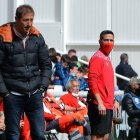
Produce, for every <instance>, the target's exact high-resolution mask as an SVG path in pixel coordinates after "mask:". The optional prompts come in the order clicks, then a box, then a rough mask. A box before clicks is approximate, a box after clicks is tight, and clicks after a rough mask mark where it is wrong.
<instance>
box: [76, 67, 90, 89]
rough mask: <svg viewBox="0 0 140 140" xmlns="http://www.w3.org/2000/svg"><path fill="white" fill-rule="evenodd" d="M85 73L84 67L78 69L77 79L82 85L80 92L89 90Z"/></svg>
mask: <svg viewBox="0 0 140 140" xmlns="http://www.w3.org/2000/svg"><path fill="white" fill-rule="evenodd" d="M84 73H85V70H84V68H83V67H80V68H78V72H77V79H78V81H79V84H80V87H79V90H87V89H88V83H87V79H86V78H84Z"/></svg>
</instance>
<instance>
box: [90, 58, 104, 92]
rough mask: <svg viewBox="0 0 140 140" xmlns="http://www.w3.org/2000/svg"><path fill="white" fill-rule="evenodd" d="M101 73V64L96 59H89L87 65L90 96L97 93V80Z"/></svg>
mask: <svg viewBox="0 0 140 140" xmlns="http://www.w3.org/2000/svg"><path fill="white" fill-rule="evenodd" d="M101 71H102V62H101V60H100V59H98V58H91V60H90V63H89V73H88V85H89V89H90V92H91V93H92V94H96V93H99V89H98V80H99V78H100V75H101Z"/></svg>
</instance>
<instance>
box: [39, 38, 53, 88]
mask: <svg viewBox="0 0 140 140" xmlns="http://www.w3.org/2000/svg"><path fill="white" fill-rule="evenodd" d="M39 39H40V43H39V66H40V70H41V78H42V79H41V80H42V82H41V85H40V87H42V88H43V89H44V90H47V88H48V85H49V82H50V79H51V75H52V64H51V60H50V57H49V52H48V47H47V45H46V44H45V41H44V39H43V37H42V35H40V37H39Z"/></svg>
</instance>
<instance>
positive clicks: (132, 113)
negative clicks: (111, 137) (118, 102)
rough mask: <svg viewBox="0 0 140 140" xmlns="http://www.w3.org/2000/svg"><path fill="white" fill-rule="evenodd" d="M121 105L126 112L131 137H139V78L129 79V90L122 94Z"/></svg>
mask: <svg viewBox="0 0 140 140" xmlns="http://www.w3.org/2000/svg"><path fill="white" fill-rule="evenodd" d="M122 107H123V109H124V110H125V111H126V112H127V114H128V124H129V126H130V127H131V133H132V137H136V138H138V139H140V79H136V78H134V77H132V78H131V79H130V91H129V92H126V93H125V95H124V97H123V100H122Z"/></svg>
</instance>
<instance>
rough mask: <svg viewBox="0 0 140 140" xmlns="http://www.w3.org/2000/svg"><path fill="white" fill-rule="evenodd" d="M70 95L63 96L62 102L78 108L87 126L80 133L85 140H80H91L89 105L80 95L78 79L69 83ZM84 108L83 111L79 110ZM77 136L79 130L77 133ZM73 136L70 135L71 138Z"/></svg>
mask: <svg viewBox="0 0 140 140" xmlns="http://www.w3.org/2000/svg"><path fill="white" fill-rule="evenodd" d="M67 91H68V93H67V94H65V95H63V96H62V97H61V98H60V100H61V101H62V102H63V103H64V104H65V105H68V106H71V107H75V108H77V109H76V111H78V112H79V113H80V114H81V115H82V116H83V117H84V119H85V124H84V125H83V126H82V129H79V130H78V131H79V132H80V134H81V135H82V136H83V139H79V140H90V123H89V119H88V115H87V103H86V101H85V99H84V98H83V97H81V96H80V95H79V82H78V80H76V79H72V80H70V81H68V83H67ZM80 107H81V108H83V109H82V110H79V109H80ZM81 130H82V131H81ZM75 134H77V130H76V132H75ZM71 136H73V135H70V137H71Z"/></svg>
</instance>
